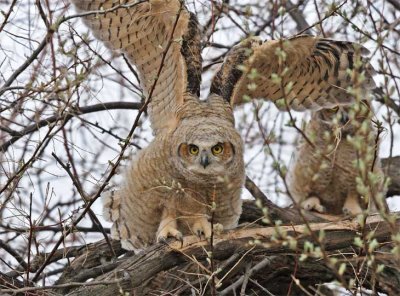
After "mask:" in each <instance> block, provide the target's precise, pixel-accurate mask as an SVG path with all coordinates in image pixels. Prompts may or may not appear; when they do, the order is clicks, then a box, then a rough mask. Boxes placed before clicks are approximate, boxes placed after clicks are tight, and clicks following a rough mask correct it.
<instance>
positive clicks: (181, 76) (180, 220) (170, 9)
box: [74, 0, 245, 250]
mask: <svg viewBox="0 0 400 296" xmlns="http://www.w3.org/2000/svg"><path fill="white" fill-rule="evenodd" d="M122 2H123V3H124V4H127V5H129V2H128V1H122ZM74 3H75V5H76V6H77V8H78V9H79V10H81V11H87V10H93V9H94V10H102V11H105V10H107V9H110V8H112V7H114V6H113V5H117V4H113V1H74ZM115 7H116V6H115ZM178 15H179V18H177V16H178ZM177 20H178V21H177ZM176 21H177V25H176V26H174V24H175V22H176ZM85 23H86V24H87V25H88V26H89V27H90V28H91V29H92V30H93V32H94V34H95V36H96V37H97V38H99V39H100V40H102V41H104V42H105V43H106V45H107V46H109V47H110V48H111V49H118V50H122V52H124V53H125V54H126V55H127V56H128V58H129V59H130V61H131V62H132V63H133V64H135V65H136V67H137V69H138V71H139V73H140V78H141V83H142V85H143V87H144V90H145V93H146V94H148V93H149V92H150V90H151V87H152V85H153V82H154V76H155V74H156V73H157V71H158V69H159V67H160V64H161V60H162V55H163V53H164V50H165V49H166V48H167V44H168V42H169V40H172V45H171V47H170V48H169V50H168V51H167V54H166V58H165V63H164V65H163V67H162V71H161V75H160V76H159V82H158V83H157V84H156V87H155V90H154V93H153V96H152V97H151V102H150V104H149V117H150V120H151V124H152V127H153V129H154V134H155V139H154V140H153V141H152V142H151V143H150V145H149V146H148V147H146V148H145V149H143V150H142V151H141V152H140V153H139V154H138V155H137V157H136V158H135V159H134V160H133V163H132V165H131V167H130V168H129V169H128V171H127V173H126V176H125V182H124V184H123V186H122V189H121V190H120V191H118V192H115V193H113V194H112V195H110V196H108V197H106V198H105V199H104V215H105V218H106V219H108V220H110V221H112V222H113V226H112V229H111V236H112V237H113V238H115V239H120V240H121V242H122V246H123V247H124V248H126V249H129V250H138V249H142V248H144V247H146V246H147V245H149V244H151V243H153V242H155V241H156V239H165V238H167V237H168V236H172V237H175V238H177V239H181V238H182V234H189V233H191V234H197V235H204V236H205V237H210V235H211V224H210V222H209V220H210V218H211V215H212V213H214V214H213V215H214V223H215V224H220V225H221V226H222V227H223V228H225V229H230V228H233V227H235V226H236V225H237V223H238V220H239V216H240V214H241V200H240V193H241V188H242V186H243V183H244V176H245V175H244V164H243V143H242V140H241V138H240V136H239V134H238V132H237V131H236V130H235V127H234V118H233V112H232V109H231V107H230V105H229V103H228V102H226V101H225V100H224V99H222V98H221V97H219V96H216V95H211V96H210V97H209V98H208V100H207V101H206V102H201V101H200V100H199V98H198V95H199V87H200V78H201V55H200V34H199V28H198V25H197V20H196V18H195V17H194V16H193V15H191V14H190V13H188V12H187V11H186V9H185V8H184V7H183V6H181V5H180V2H179V1H178V0H171V1H160V0H151V1H142V2H140V3H139V4H137V5H134V6H131V7H130V8H126V6H125V7H121V8H119V9H115V10H114V11H112V12H107V13H106V14H101V13H99V14H96V15H92V16H88V17H86V18H85ZM173 30H175V32H174V34H173V37H172V39H171V36H172V31H173ZM193 147H195V148H193ZM193 149H195V150H196V151H195V150H193Z"/></svg>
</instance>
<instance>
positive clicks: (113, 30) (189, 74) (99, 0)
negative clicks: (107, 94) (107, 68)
mask: <svg viewBox="0 0 400 296" xmlns="http://www.w3.org/2000/svg"><path fill="white" fill-rule="evenodd" d="M72 2H73V3H74V5H75V7H76V8H77V10H78V12H89V11H99V13H96V14H91V15H87V16H85V17H84V22H85V24H86V25H87V26H88V27H89V28H90V29H91V30H92V32H93V34H94V36H95V37H96V38H97V39H99V40H101V41H103V42H104V44H105V45H106V46H107V47H108V48H110V49H111V50H116V51H121V52H123V53H125V54H126V56H127V57H128V59H129V61H130V62H131V63H132V64H133V65H135V66H136V68H137V70H138V73H139V77H140V83H141V85H142V87H143V89H144V94H145V95H146V96H148V95H149V92H150V90H151V88H152V87H153V84H154V79H155V78H156V76H157V73H158V70H159V68H160V65H161V62H162V56H163V53H164V51H165V49H166V47H167V45H168V43H169V41H170V37H171V34H172V32H174V35H173V40H172V44H171V46H170V48H169V50H168V52H167V54H166V57H165V61H164V64H163V67H162V71H161V73H160V75H159V77H158V82H157V84H156V86H155V89H154V92H153V95H152V98H151V102H150V104H149V106H148V113H149V116H150V120H151V124H152V127H153V129H154V131H155V133H157V132H158V131H159V130H162V129H163V128H165V127H167V126H168V123H169V122H174V121H175V116H176V115H175V112H176V110H177V109H178V108H179V107H180V106H181V104H182V103H183V101H184V94H185V93H186V92H189V93H191V94H194V95H196V96H197V95H198V94H199V91H200V82H201V55H200V34H199V31H198V23H197V19H196V18H195V16H194V15H193V14H191V13H190V12H188V11H187V10H186V8H185V7H184V6H182V7H181V4H180V1H179V0H149V1H132V0H130V1H129V0H119V1H116V0H72ZM110 10H111V11H110ZM102 12H105V13H102ZM178 14H179V19H178V22H177V25H176V26H175V27H174V24H175V22H176V20H177V16H178Z"/></svg>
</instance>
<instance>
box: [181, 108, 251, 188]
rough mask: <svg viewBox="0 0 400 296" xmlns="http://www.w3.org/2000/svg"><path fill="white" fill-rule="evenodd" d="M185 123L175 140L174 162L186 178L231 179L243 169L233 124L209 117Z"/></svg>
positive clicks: (241, 146)
mask: <svg viewBox="0 0 400 296" xmlns="http://www.w3.org/2000/svg"><path fill="white" fill-rule="evenodd" d="M206 119H207V120H205V118H201V119H199V120H196V118H188V119H187V120H185V121H184V122H183V123H182V125H181V129H180V131H178V130H177V131H176V133H175V134H176V135H177V136H176V139H175V141H174V143H175V145H174V149H175V151H174V152H173V154H174V162H175V166H177V167H179V168H180V169H179V172H180V174H182V176H183V177H184V178H185V179H191V180H192V181H193V180H196V181H204V180H216V179H218V178H219V177H222V178H224V177H229V178H230V177H232V176H231V174H237V172H238V170H240V171H242V170H244V168H243V167H244V165H243V142H242V139H241V137H240V135H239V134H238V132H237V131H236V130H235V128H234V126H233V124H232V122H230V121H228V120H226V119H225V118H221V117H220V118H218V117H215V116H210V117H208V118H207V117H206Z"/></svg>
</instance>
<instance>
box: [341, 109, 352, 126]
mask: <svg viewBox="0 0 400 296" xmlns="http://www.w3.org/2000/svg"><path fill="white" fill-rule="evenodd" d="M341 115H342V116H341V118H340V122H341V123H342V124H343V125H345V124H346V123H347V122H348V121H349V120H350V118H349V116H348V115H347V113H346V112H342V114H341Z"/></svg>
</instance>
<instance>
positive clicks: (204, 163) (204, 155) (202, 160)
mask: <svg viewBox="0 0 400 296" xmlns="http://www.w3.org/2000/svg"><path fill="white" fill-rule="evenodd" d="M200 164H201V165H202V166H203V167H204V168H206V167H207V166H208V165H209V164H210V162H209V160H208V154H207V152H205V151H202V152H201V155H200Z"/></svg>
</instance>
